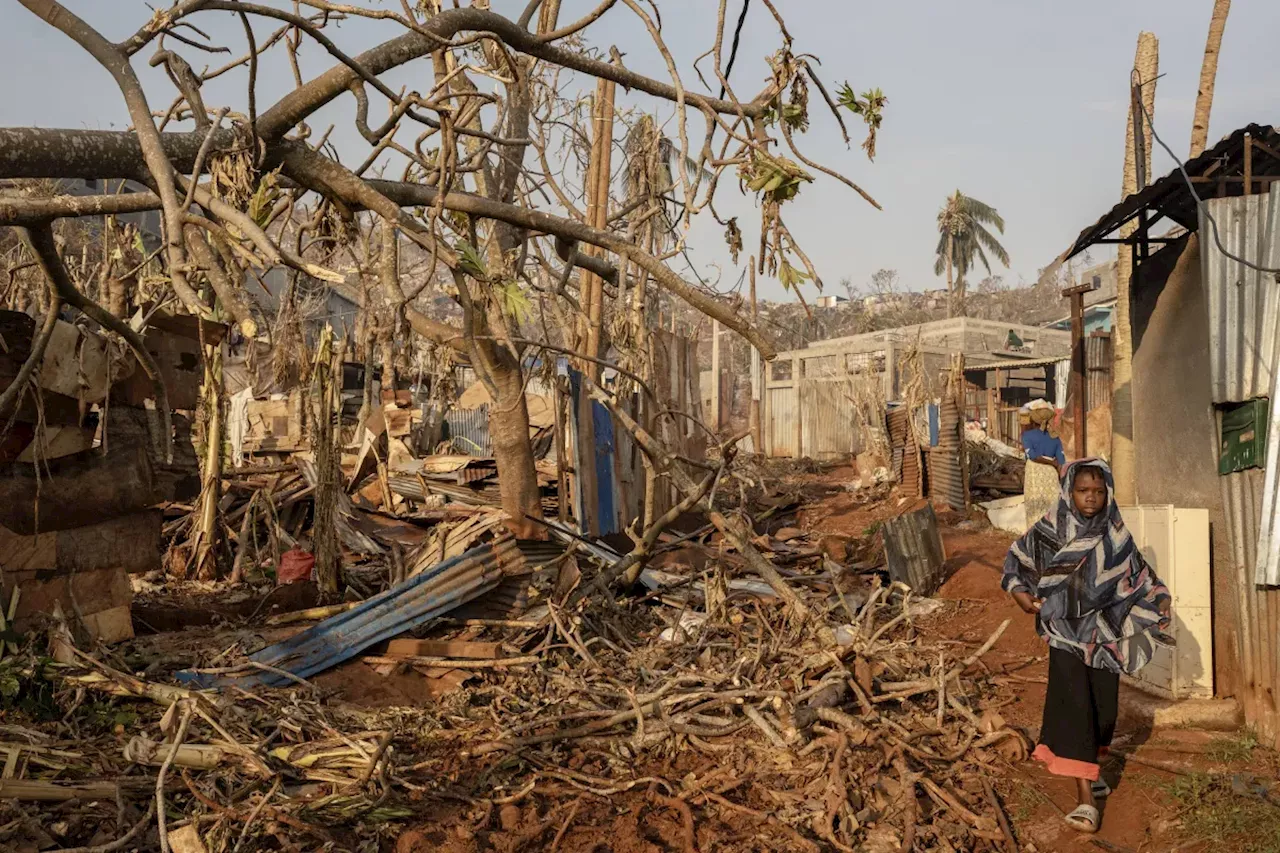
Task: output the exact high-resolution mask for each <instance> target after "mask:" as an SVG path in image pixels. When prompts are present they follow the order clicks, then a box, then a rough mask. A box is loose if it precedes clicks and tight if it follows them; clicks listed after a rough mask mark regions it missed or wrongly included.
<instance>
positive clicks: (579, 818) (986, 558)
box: [321, 471, 1280, 853]
mask: <svg viewBox="0 0 1280 853" xmlns="http://www.w3.org/2000/svg"><path fill="white" fill-rule="evenodd" d="M849 475H850V472H848V471H835V472H830V473H829V474H828V475H827V476H826V477H819V478H808V482H809V483H813V482H814V480H815V479H816V480H818V481H823V480H825V481H826V482H827V483H829V484H835V483H839V482H840V481H841V480H842V479H847V478H848V476H849ZM914 503H915V502H914V501H911V500H904V499H899V498H895V497H891V498H889V499H888V500H886V501H882V502H880V503H878V504H873V505H858V504H857V503H856V501H855V499H854V498H853V496H851V495H848V494H844V493H837V494H834V495H831V496H828V497H825V498H822V499H820V500H819V501H817V502H816V503H815V504H812V505H809V506H807V507H805V508H804V509H803V510H802V511H801V512H800V513H799V514H798V517H797V518H796V521H795V525H796V526H798V527H800V528H801V529H803V530H806V531H811V532H814V533H817V534H819V535H822V536H828V535H837V536H848V537H850V538H851V540H853V542H854V544H855V546H857V545H859V544H862V545H864V546H865V547H864V548H863V549H862V550H863V551H865V552H868V553H869V552H870V551H873V550H875V549H876V548H878V547H879V546H878V545H873V544H871V542H869V541H868V540H876V539H878V537H876V536H875V535H874V533H875V530H876V528H877V527H878V525H879V522H881V521H883V520H884V519H885V518H887V517H889V516H892V515H896V514H898V513H900V512H902V511H904V510H906V509H910V508H912V507H913V505H914ZM979 519H980V515H979V516H975V517H974V518H973V519H972V520H969V519H965V518H964V517H963V516H961V515H960V514H957V513H952V512H949V511H942V512H940V513H939V520H940V522H941V523H942V526H943V542H944V545H945V548H946V553H947V555H948V565H947V569H948V578H947V580H946V582H945V583H944V584H943V585H942V587H941V589H940V590H939V591H938V593H937V597H938V598H940V599H942V600H944V601H946V602H948V607H947V608H946V609H945V610H944V611H942V612H941V613H940V614H939V615H937V616H934V617H930V618H928V619H925V620H922V621H921V622H920V623H919V624H918V628H919V630H920V631H921V632H922V633H932V632H936V633H937V634H939V635H941V636H943V637H946V638H947V639H950V640H954V641H956V643H957V648H958V649H959V648H970V649H971V648H973V647H974V646H976V645H978V644H979V643H981V642H982V641H983V640H985V639H986V638H987V637H988V636H990V634H991V633H992V632H993V631H994V630H995V629H996V628H997V627H998V626H999V625H1000V623H1001V622H1002V621H1004V620H1005V619H1011V620H1012V622H1011V624H1010V626H1009V628H1008V629H1007V630H1006V631H1005V633H1004V635H1003V636H1002V637H1001V639H1000V640H999V641H998V642H997V643H996V645H995V647H994V648H993V649H992V650H991V652H990V653H989V654H988V655H987V656H986V657H985V658H984V663H985V665H986V666H987V667H989V668H990V669H992V670H993V671H996V672H999V673H1002V677H1003V678H1005V679H1007V682H1006V683H1007V684H1008V686H1009V687H1010V689H1011V691H1012V697H1011V701H1010V702H1009V703H1008V704H1007V705H1005V706H1003V707H1001V708H1000V709H999V713H1000V714H1001V715H1002V716H1004V718H1005V719H1006V720H1008V721H1009V722H1010V723H1011V724H1013V725H1014V726H1017V727H1019V728H1021V729H1022V730H1023V731H1024V732H1026V733H1027V734H1028V736H1029V737H1030V738H1031V739H1032V740H1034V739H1035V737H1036V735H1037V734H1038V732H1039V728H1040V713H1041V708H1042V704H1043V700H1044V693H1045V683H1046V671H1047V648H1046V646H1045V644H1044V642H1043V641H1042V640H1041V639H1040V637H1039V636H1037V634H1036V632H1035V628H1034V623H1033V620H1032V619H1031V617H1029V616H1027V615H1026V614H1024V613H1022V611H1021V610H1020V609H1018V607H1017V606H1016V605H1015V604H1014V603H1013V602H1012V601H1011V600H1010V599H1009V598H1008V596H1006V595H1005V594H1004V592H1003V591H1002V590H1001V589H1000V585H999V579H1000V568H1001V566H1002V564H1003V562H1004V556H1005V553H1006V551H1007V550H1008V547H1009V545H1010V543H1011V541H1012V538H1013V537H1012V536H1010V535H1008V534H1005V533H1002V532H1000V531H996V530H992V529H991V528H990V527H989V526H988V525H987V524H986V522H985V519H981V520H979ZM854 550H855V551H856V550H858V549H857V548H856V547H855V549H854ZM358 666H361V665H359V664H353V665H352V667H358ZM352 667H347V668H344V669H343V670H339V671H338V672H336V673H333V674H331V675H329V676H326V677H325V678H322V680H321V682H322V685H324V686H334V687H337V686H343V687H346V688H354V689H355V690H357V691H358V690H363V689H366V688H367V687H368V686H370V685H371V684H376V683H377V681H378V680H379V679H380V678H381V677H380V676H377V675H375V674H373V673H372V670H368V672H367V673H366V672H360V673H358V677H357V673H355V672H354V671H352ZM344 671H345V672H344ZM366 675H370V676H372V679H368V678H365V676H366ZM353 677H354V680H351V679H352V678H353ZM406 678H407V679H412V678H414V676H406ZM328 680H332V682H333V683H332V684H329V683H326V681H328ZM393 688H394V689H393ZM384 689H385V690H387V691H388V692H389V693H396V692H400V690H401V689H403V690H404V692H405V693H406V694H410V695H412V694H414V693H417V694H418V695H420V691H421V688H420V687H419V688H417V690H413V689H412V688H410V687H408V686H404V687H403V688H402V687H401V685H398V684H396V685H387V687H386V688H384ZM378 698H379V699H382V698H386V699H388V700H392V701H394V699H395V698H396V697H395V696H393V695H387V696H386V697H382V696H379V697H378ZM1121 704H1122V709H1121V722H1120V726H1119V730H1118V732H1117V740H1116V745H1117V746H1121V747H1136V746H1138V745H1141V746H1142V751H1141V754H1142V755H1144V756H1148V757H1150V758H1153V759H1156V760H1158V761H1164V762H1173V763H1178V764H1180V765H1181V766H1183V767H1185V768H1187V770H1188V771H1190V770H1195V769H1197V768H1199V767H1203V766H1204V764H1205V762H1206V761H1207V759H1206V757H1205V756H1203V755H1199V756H1193V755H1191V754H1190V751H1193V750H1202V749H1204V748H1205V747H1206V746H1207V745H1211V744H1212V743H1214V742H1215V741H1216V740H1217V739H1218V738H1220V737H1221V736H1220V735H1213V734H1209V733H1204V732H1195V731H1187V730H1174V731H1158V732H1156V733H1154V734H1151V733H1150V732H1147V731H1144V730H1143V728H1142V726H1141V725H1140V724H1138V723H1136V722H1135V721H1134V718H1132V717H1131V716H1126V713H1125V710H1124V704H1125V697H1124V688H1122V698H1121ZM1266 755H1267V757H1259V758H1255V759H1254V763H1253V765H1252V767H1253V769H1261V770H1262V771H1263V772H1264V773H1265V772H1270V773H1274V772H1275V768H1274V767H1271V766H1267V763H1268V762H1271V761H1272V760H1273V758H1271V757H1270V754H1269V753H1268V754H1266ZM708 761H709V759H707V758H705V757H702V756H698V755H694V756H683V757H677V758H676V759H675V761H674V764H675V765H676V766H667V764H666V763H665V762H662V761H658V760H655V761H654V762H653V763H652V764H651V765H650V766H649V767H647V768H636V770H637V773H643V772H645V770H646V769H647V770H649V771H651V772H652V773H653V774H654V775H658V776H663V777H665V778H668V779H678V778H682V777H684V776H685V774H687V773H690V772H694V773H696V774H697V775H698V776H699V777H702V776H704V775H705V774H707V773H715V772H721V773H728V774H729V775H730V776H733V775H734V774H735V773H737V772H740V770H741V768H732V767H721V768H717V767H715V766H714V764H707V763H706V762H708ZM684 762H689V765H688V766H680V765H681V764H682V763H684ZM694 763H697V764H698V765H699V766H697V767H695V766H693V764H694ZM1218 766H1219V767H1221V766H1222V765H1218ZM1237 767H1239V768H1242V769H1243V768H1244V767H1245V765H1243V764H1240V765H1237ZM457 769H458V771H459V772H460V773H465V772H466V770H465V765H460V766H459V767H458V768H457ZM1231 769H1236V768H1235V767H1233V768H1231ZM451 775H452V774H451ZM1104 775H1105V777H1106V778H1107V779H1108V781H1109V782H1110V783H1111V784H1112V786H1113V787H1114V788H1115V791H1114V793H1113V794H1112V796H1111V797H1110V800H1109V802H1107V803H1106V805H1105V808H1104V812H1103V821H1102V829H1101V831H1100V832H1099V833H1098V834H1097V835H1096V836H1092V837H1091V838H1090V837H1086V836H1081V835H1079V834H1077V833H1076V832H1074V831H1073V830H1071V829H1070V828H1069V827H1067V826H1066V824H1065V823H1064V822H1063V820H1062V816H1063V814H1064V813H1065V812H1067V811H1070V810H1071V809H1072V808H1073V807H1074V804H1075V800H1074V783H1073V782H1072V781H1071V780H1066V779H1061V778H1057V777H1053V776H1050V775H1049V774H1048V773H1046V772H1045V771H1044V769H1043V767H1042V766H1041V765H1039V764H1038V763H1036V762H1033V761H1027V762H1023V763H1020V764H1018V765H1013V766H1009V767H1007V768H1006V770H1005V772H1003V773H1002V774H1001V775H999V776H997V777H995V778H994V779H993V782H994V784H995V787H996V789H997V790H998V791H999V793H1000V795H1001V798H1002V800H1003V802H1004V804H1005V808H1006V811H1007V813H1008V815H1009V818H1010V820H1011V822H1012V823H1013V825H1014V829H1015V832H1016V833H1017V835H1018V838H1019V842H1020V845H1021V846H1022V849H1024V850H1028V851H1031V850H1034V851H1040V853H1049V851H1080V850H1104V851H1109V853H1149V851H1170V850H1174V849H1177V850H1179V851H1182V853H1202V851H1207V850H1209V849H1213V850H1214V851H1215V853H1217V851H1224V852H1225V851H1227V850H1232V849H1236V848H1234V847H1231V846H1228V845H1224V844H1220V843H1219V844H1213V845H1209V844H1207V843H1203V844H1193V845H1190V846H1187V845H1186V844H1185V839H1184V838H1180V837H1179V836H1180V834H1181V833H1180V830H1179V829H1178V824H1177V821H1176V817H1177V814H1178V809H1179V808H1180V806H1179V804H1177V803H1176V802H1174V801H1172V800H1171V799H1170V798H1169V797H1168V795H1167V794H1166V792H1165V790H1164V786H1166V785H1167V784H1168V783H1169V782H1170V781H1172V780H1173V779H1174V778H1175V776H1174V775H1172V774H1170V773H1166V772H1163V771H1160V770H1155V769H1152V768H1150V767H1146V766H1138V765H1137V764H1136V762H1135V761H1131V762H1129V766H1128V768H1127V769H1123V772H1121V768H1119V767H1118V766H1117V764H1116V762H1110V763H1108V764H1104ZM552 784H554V783H552ZM543 791H544V786H541V785H540V786H539V788H538V792H543ZM545 793H552V789H550V788H545ZM577 794H580V792H576V791H575V792H574V794H573V795H569V794H567V793H563V792H562V793H561V796H559V797H552V798H550V800H549V799H548V798H546V797H544V796H540V795H539V793H537V792H535V793H533V794H531V795H529V796H528V797H527V798H525V799H523V800H521V801H520V802H519V803H513V804H508V805H506V806H503V807H499V806H494V807H493V809H492V811H491V812H490V813H487V814H486V813H484V812H483V811H470V810H468V809H467V808H465V807H462V806H458V805H453V804H442V803H439V802H436V803H433V804H432V806H431V809H432V812H433V814H432V819H431V821H430V823H429V824H427V825H424V826H420V827H418V828H417V829H413V830H410V831H408V832H405V833H404V834H403V835H401V836H400V838H399V841H398V844H397V846H396V851H397V853H426V851H428V850H438V851H443V853H476V852H477V851H489V850H493V851H515V850H546V849H552V848H553V847H554V849H556V850H560V851H564V852H565V853H642V852H643V853H657V851H667V850H688V849H694V848H693V847H690V846H689V844H688V837H687V835H686V832H687V829H686V823H685V819H684V817H683V816H682V814H681V813H680V812H679V811H677V810H676V809H675V808H673V807H672V806H671V805H670V802H669V801H664V800H663V798H661V797H660V796H658V795H657V794H656V793H654V792H653V791H651V790H645V789H643V788H637V789H633V790H631V791H626V792H622V793H616V794H612V795H610V796H608V797H607V798H606V797H600V796H594V795H591V794H582V795H581V796H577ZM549 802H558V805H555V806H550V805H548V803H549ZM751 805H752V806H753V807H754V808H756V809H758V810H759V811H758V813H757V814H755V815H752V814H746V813H743V814H741V815H736V814H730V815H729V817H728V818H725V817H723V813H722V816H721V817H718V818H717V817H711V816H709V815H708V813H707V812H705V811H699V810H697V809H696V807H695V810H694V814H695V815H696V822H695V824H694V829H693V833H694V837H693V841H694V843H695V845H696V849H697V850H702V851H708V850H790V849H801V848H800V847H798V846H796V845H794V844H793V843H792V841H791V839H789V838H787V837H786V836H785V834H783V833H782V831H781V830H779V829H778V828H777V827H776V826H774V825H771V824H769V823H767V822H766V820H767V818H766V816H767V814H768V812H769V810H770V804H769V803H767V802H760V803H755V802H752V803H751ZM562 830H563V832H562ZM1180 845H1181V846H1180ZM1259 849H1266V848H1259ZM1276 849H1277V850H1280V845H1278V846H1277V848H1276Z"/></svg>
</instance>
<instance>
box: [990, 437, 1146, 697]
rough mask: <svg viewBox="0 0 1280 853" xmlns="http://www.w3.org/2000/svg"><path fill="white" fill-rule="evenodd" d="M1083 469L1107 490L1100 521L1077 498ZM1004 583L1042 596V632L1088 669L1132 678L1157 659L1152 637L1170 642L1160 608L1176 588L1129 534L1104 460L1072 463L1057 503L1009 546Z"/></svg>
mask: <svg viewBox="0 0 1280 853" xmlns="http://www.w3.org/2000/svg"><path fill="white" fill-rule="evenodd" d="M1083 468H1092V469H1094V470H1096V471H1098V472H1099V473H1100V474H1101V475H1102V478H1103V481H1104V482H1105V483H1106V486H1107V505H1106V507H1105V508H1104V509H1103V510H1102V511H1101V512H1099V513H1098V514H1097V515H1095V516H1094V517H1093V518H1085V517H1084V516H1083V515H1081V514H1080V513H1079V512H1078V511H1077V510H1076V507H1075V502H1074V501H1073V500H1072V497H1071V492H1072V488H1073V486H1074V484H1075V478H1076V474H1077V473H1078V472H1079V471H1080V470H1081V469H1083ZM1002 585H1003V586H1004V588H1005V590H1006V591H1007V592H1010V593H1012V592H1018V591H1025V592H1028V593H1030V594H1031V595H1032V596H1033V597H1035V598H1039V599H1041V600H1042V602H1043V603H1042V605H1041V608H1040V613H1039V616H1038V617H1037V619H1036V628H1037V630H1038V631H1039V632H1040V634H1041V635H1042V636H1043V637H1045V639H1046V640H1048V641H1049V644H1050V645H1051V646H1054V647H1056V648H1062V649H1066V650H1068V651H1071V652H1073V653H1075V654H1077V655H1079V656H1080V657H1081V658H1083V659H1084V662H1085V663H1086V664H1088V665H1089V666H1092V667H1096V668H1098V669H1108V670H1112V671H1114V672H1125V673H1133V672H1136V671H1137V670H1138V669H1140V668H1142V667H1143V666H1145V665H1146V663H1147V662H1148V661H1149V660H1150V659H1151V654H1152V641H1153V640H1159V641H1161V642H1168V638H1166V637H1164V636H1163V635H1162V634H1161V633H1160V628H1161V627H1163V625H1164V624H1167V621H1166V620H1164V619H1163V617H1162V616H1161V615H1160V604H1161V602H1162V601H1163V600H1164V599H1166V598H1168V597H1169V590H1168V589H1167V588H1166V587H1165V585H1164V584H1163V583H1161V581H1160V579H1159V578H1157V577H1156V574H1155V572H1154V571H1153V570H1152V568H1151V566H1150V565H1149V564H1148V563H1147V561H1146V560H1145V559H1144V558H1143V556H1142V554H1141V553H1140V552H1139V551H1138V549H1137V546H1136V545H1135V544H1134V542H1133V537H1132V536H1131V535H1129V530H1128V528H1126V527H1125V525H1124V519H1123V518H1121V516H1120V507H1119V506H1118V505H1117V504H1116V499H1115V482H1114V481H1113V479H1112V476H1111V469H1110V468H1108V467H1107V463H1105V462H1103V461H1102V460H1101V459H1081V460H1078V461H1076V462H1072V463H1071V464H1070V465H1068V466H1067V469H1066V471H1065V472H1064V473H1063V476H1062V489H1061V491H1060V492H1059V495H1058V502H1057V505H1056V506H1055V507H1054V508H1053V509H1051V510H1050V511H1049V512H1048V513H1047V514H1046V515H1045V516H1044V517H1043V518H1041V519H1040V520H1039V521H1037V522H1036V523H1035V525H1034V526H1032V528H1031V529H1030V530H1028V531H1027V533H1026V534H1025V535H1023V536H1022V538H1021V539H1019V540H1018V541H1017V542H1014V543H1013V547H1011V548H1010V549H1009V555H1008V556H1007V557H1006V558H1005V563H1004V579H1003V582H1002Z"/></svg>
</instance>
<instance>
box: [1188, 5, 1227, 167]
mask: <svg viewBox="0 0 1280 853" xmlns="http://www.w3.org/2000/svg"><path fill="white" fill-rule="evenodd" d="M1230 11H1231V0H1214V4H1213V14H1212V15H1211V16H1210V17H1209V38H1208V39H1207V40H1206V41H1205V45H1204V63H1203V64H1202V65H1201V66H1200V91H1199V92H1198V93H1197V95H1196V112H1195V118H1194V119H1193V120H1192V122H1191V156H1192V157H1196V156H1199V155H1200V154H1202V153H1204V146H1205V143H1206V142H1208V139H1209V110H1210V109H1211V108H1212V107H1213V84H1214V80H1215V79H1216V78H1217V76H1218V52H1219V51H1220V50H1222V31H1223V30H1225V29H1226V28H1227V13H1228V12H1230Z"/></svg>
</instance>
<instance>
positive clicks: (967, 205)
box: [960, 195, 1004, 234]
mask: <svg viewBox="0 0 1280 853" xmlns="http://www.w3.org/2000/svg"><path fill="white" fill-rule="evenodd" d="M960 206H961V210H962V211H963V213H964V215H965V217H967V218H968V219H971V220H973V221H974V222H982V223H990V224H992V225H994V226H995V227H996V229H997V230H999V231H1000V233H1001V234H1003V233H1004V219H1003V218H1002V217H1001V216H1000V214H999V213H997V212H996V209H995V208H994V207H992V206H991V205H989V204H987V203H986V202H981V201H978V200H977V199H976V198H970V197H969V196H967V195H966V196H961V197H960Z"/></svg>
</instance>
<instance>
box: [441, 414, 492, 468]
mask: <svg viewBox="0 0 1280 853" xmlns="http://www.w3.org/2000/svg"><path fill="white" fill-rule="evenodd" d="M444 422H445V425H446V426H447V427H448V430H449V438H450V439H451V440H452V441H453V448H454V450H456V451H458V452H459V453H466V454H468V455H471V456H492V455H493V443H492V442H491V441H490V440H489V407H488V406H487V405H484V406H478V407H476V408H474V409H450V410H449V411H448V412H447V413H446V414H445V416H444Z"/></svg>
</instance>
